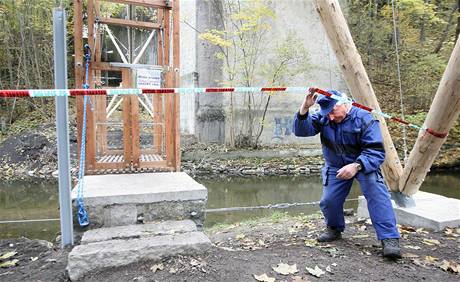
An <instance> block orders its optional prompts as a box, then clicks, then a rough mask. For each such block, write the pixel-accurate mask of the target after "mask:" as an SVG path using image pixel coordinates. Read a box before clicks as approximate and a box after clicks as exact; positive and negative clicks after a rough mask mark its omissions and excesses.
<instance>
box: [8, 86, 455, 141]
mask: <svg viewBox="0 0 460 282" xmlns="http://www.w3.org/2000/svg"><path fill="white" fill-rule="evenodd" d="M310 89H311V90H314V91H315V92H317V93H319V94H321V95H324V96H328V97H330V98H332V99H335V100H338V101H342V102H345V103H349V104H351V105H353V106H355V107H358V108H360V109H363V110H366V111H368V112H370V113H372V114H376V115H380V116H382V117H384V118H387V119H390V120H392V121H396V122H399V123H401V124H403V125H405V126H409V127H412V128H414V129H418V130H424V131H426V132H427V133H429V134H431V135H433V136H435V137H438V138H445V137H447V134H448V133H447V132H438V131H435V130H433V129H431V128H425V127H422V126H419V125H416V124H413V123H410V122H408V121H405V120H403V119H400V118H398V117H394V116H391V115H389V114H386V113H383V112H379V111H376V110H374V109H372V108H369V107H367V106H365V105H362V104H359V103H356V102H354V101H352V100H350V99H344V98H343V97H340V96H337V95H334V94H331V93H329V92H327V91H325V90H322V89H319V88H310V87H209V88H152V89H138V88H135V89H38V90H0V97H3V98H12V97H58V96H85V95H107V96H114V95H142V94H170V93H180V94H197V93H217V92H284V93H302V94H303V93H306V92H308V91H310Z"/></svg>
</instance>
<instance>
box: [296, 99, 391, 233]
mask: <svg viewBox="0 0 460 282" xmlns="http://www.w3.org/2000/svg"><path fill="white" fill-rule="evenodd" d="M293 131H294V134H295V135H296V136H301V137H307V136H314V135H316V134H318V133H319V134H320V137H321V143H322V147H323V154H324V159H325V166H324V167H323V169H322V178H323V196H322V198H321V202H320V208H321V211H322V212H323V214H324V217H325V221H326V225H327V226H329V227H334V228H336V229H337V230H339V231H343V230H344V229H345V220H344V216H343V204H344V202H345V198H346V197H347V196H348V194H349V192H350V189H351V185H352V184H353V180H354V178H356V179H357V180H358V182H359V184H360V186H361V191H362V193H363V195H364V197H365V198H366V200H367V206H368V210H369V214H370V217H371V220H372V224H373V226H374V228H375V231H376V233H377V238H378V240H383V239H387V238H399V232H398V229H397V227H396V219H395V215H394V212H393V209H392V205H391V200H390V196H389V193H388V189H387V187H386V185H385V182H384V180H383V177H382V174H381V172H380V165H381V164H382V163H383V161H384V159H385V151H384V148H383V142H382V136H381V132H380V127H379V121H378V120H375V119H373V117H372V115H371V114H370V113H369V112H367V111H365V110H362V109H359V108H356V107H352V108H351V109H350V111H349V112H348V114H347V116H346V117H345V119H344V120H343V121H342V122H340V123H334V122H331V121H330V120H329V119H328V117H327V116H321V115H320V114H319V112H316V113H308V112H307V113H306V114H305V115H304V116H301V115H300V114H299V112H297V113H296V115H295V117H294V125H293ZM353 162H360V163H361V165H362V169H361V170H360V171H359V172H358V173H357V174H356V175H355V176H354V177H353V178H351V179H349V180H344V179H337V178H336V175H337V171H338V170H339V169H340V168H342V167H343V166H345V165H347V164H351V163H353Z"/></svg>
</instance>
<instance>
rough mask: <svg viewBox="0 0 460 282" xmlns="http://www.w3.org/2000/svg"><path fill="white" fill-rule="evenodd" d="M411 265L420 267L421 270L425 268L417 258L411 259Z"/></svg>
mask: <svg viewBox="0 0 460 282" xmlns="http://www.w3.org/2000/svg"><path fill="white" fill-rule="evenodd" d="M412 263H413V264H415V265H418V266H421V267H423V268H427V267H426V265H425V264H424V263H423V262H422V261H421V260H419V259H418V258H416V259H413V260H412Z"/></svg>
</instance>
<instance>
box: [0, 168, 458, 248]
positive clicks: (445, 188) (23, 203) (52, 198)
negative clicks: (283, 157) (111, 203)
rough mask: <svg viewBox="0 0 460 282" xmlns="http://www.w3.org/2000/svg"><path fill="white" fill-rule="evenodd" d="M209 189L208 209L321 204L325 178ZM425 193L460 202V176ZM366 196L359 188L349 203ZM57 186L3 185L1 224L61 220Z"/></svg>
mask: <svg viewBox="0 0 460 282" xmlns="http://www.w3.org/2000/svg"><path fill="white" fill-rule="evenodd" d="M197 181H198V182H200V183H202V184H204V185H205V186H206V187H207V188H208V209H215V208H224V207H245V206H260V205H269V204H277V203H296V202H297V203H304V202H312V201H318V200H319V199H320V197H321V190H322V187H321V179H320V178H319V177H259V178H232V179H225V178H222V179H213V180H200V179H198V180H197ZM421 190H422V191H426V192H431V193H436V194H440V195H444V196H447V197H451V198H457V199H460V171H454V172H436V173H432V174H430V175H429V176H428V177H427V178H426V180H425V182H424V184H423V185H422V188H421ZM359 195H361V192H360V189H359V185H358V183H357V182H356V181H355V184H354V186H353V188H352V190H351V192H350V195H349V196H348V199H353V198H357V197H358V196H359ZM356 206H357V202H356V201H355V202H348V203H346V205H345V207H346V208H356ZM58 207H59V203H58V187H57V182H41V183H31V182H25V181H16V182H0V221H7V220H21V219H43V218H58V217H59V209H58ZM318 210H319V208H318V206H317V205H310V206H300V207H292V208H289V209H286V210H284V209H283V210H281V211H288V212H289V213H290V214H298V213H305V214H311V213H314V212H316V211H318ZM273 211H274V210H267V209H265V210H251V211H241V212H219V213H217V212H216V213H208V214H207V216H206V226H212V225H214V224H216V223H231V222H236V221H240V220H245V219H250V218H256V217H260V216H268V215H270V214H272V213H273ZM58 231H59V221H53V222H34V223H14V224H11V223H8V224H1V223H0V238H11V237H20V236H26V237H29V238H40V239H46V240H53V239H54V238H55V237H56V234H57V233H58Z"/></svg>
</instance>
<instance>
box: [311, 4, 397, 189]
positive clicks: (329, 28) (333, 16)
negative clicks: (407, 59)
mask: <svg viewBox="0 0 460 282" xmlns="http://www.w3.org/2000/svg"><path fill="white" fill-rule="evenodd" d="M315 5H316V9H317V11H318V13H319V16H320V18H321V22H322V23H323V26H324V28H325V30H326V33H327V35H328V38H329V41H330V43H331V46H332V48H333V49H334V52H335V54H336V57H337V60H338V61H339V63H340V66H341V69H342V73H343V75H344V77H345V81H346V82H347V84H348V87H349V88H350V90H351V92H352V94H353V97H354V98H355V99H356V100H357V102H359V103H362V104H364V105H368V106H370V107H372V108H374V109H376V110H377V111H380V106H379V103H378V101H377V98H376V97H375V93H374V89H372V85H371V82H370V81H369V77H368V76H367V73H366V70H365V69H364V65H363V62H362V60H361V56H360V55H359V53H358V50H357V49H356V46H355V43H354V42H353V38H352V37H351V33H350V30H349V29H348V26H347V22H346V21H345V17H344V16H343V13H342V10H341V9H340V5H339V2H338V1H337V0H315ZM378 119H379V121H380V129H381V131H382V136H383V143H384V147H385V152H386V158H385V162H384V163H383V165H382V172H383V174H384V175H385V179H386V181H387V184H388V186H389V187H390V189H391V190H392V191H399V178H400V177H401V175H402V171H403V169H402V165H401V162H400V160H399V157H398V153H397V152H396V149H395V147H394V145H393V141H392V139H391V136H390V133H389V131H388V128H387V125H386V122H385V119H383V118H382V117H379V118H378Z"/></svg>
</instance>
